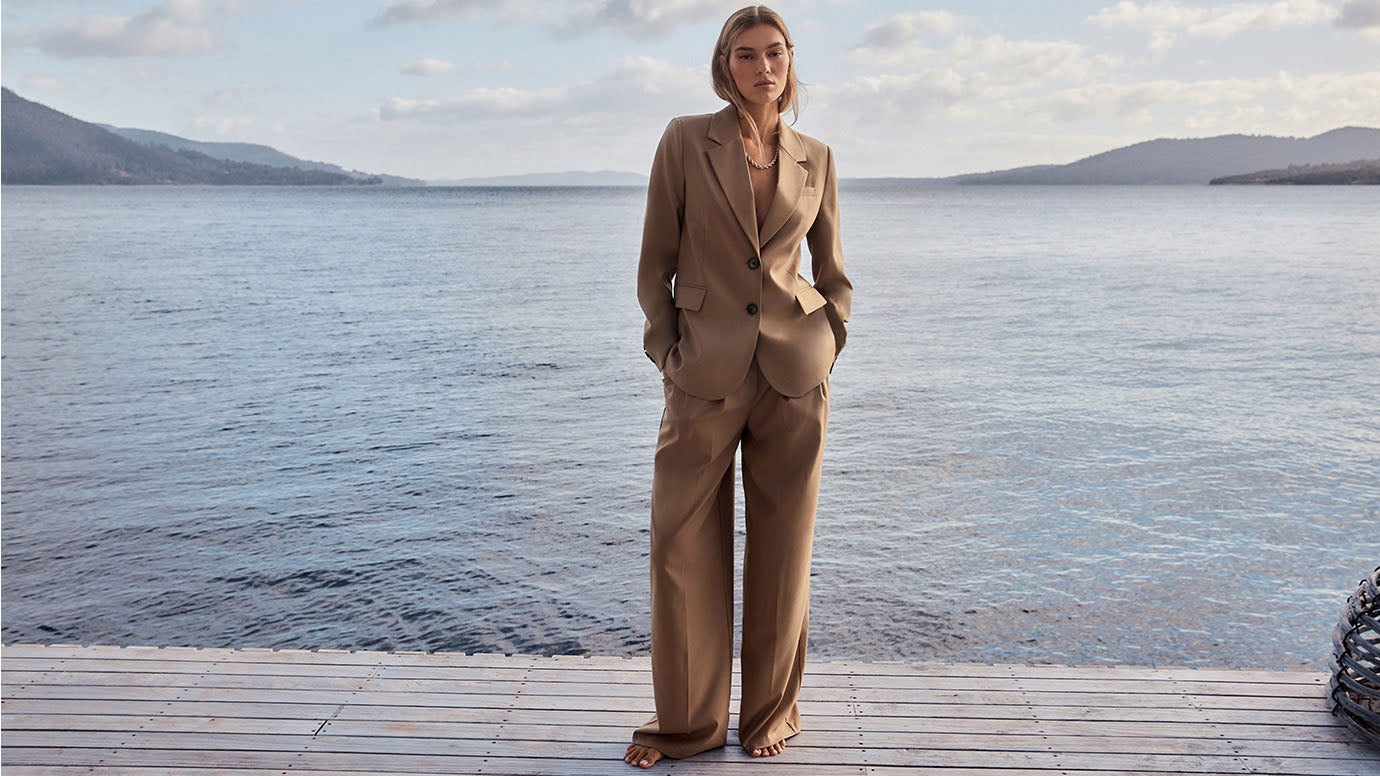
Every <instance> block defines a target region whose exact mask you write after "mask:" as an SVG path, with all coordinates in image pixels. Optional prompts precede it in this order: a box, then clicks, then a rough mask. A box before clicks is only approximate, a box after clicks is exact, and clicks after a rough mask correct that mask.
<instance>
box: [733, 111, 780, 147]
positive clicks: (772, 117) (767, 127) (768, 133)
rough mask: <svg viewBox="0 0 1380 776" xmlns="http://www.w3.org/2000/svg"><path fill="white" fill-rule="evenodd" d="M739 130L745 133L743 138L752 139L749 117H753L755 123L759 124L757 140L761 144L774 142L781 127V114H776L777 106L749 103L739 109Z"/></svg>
mask: <svg viewBox="0 0 1380 776" xmlns="http://www.w3.org/2000/svg"><path fill="white" fill-rule="evenodd" d="M738 110H739V112H740V114H743V115H739V117H738V129H739V131H741V132H742V133H743V137H752V125H751V124H749V123H748V121H747V118H746V117H747V116H751V117H752V120H753V122H756V124H757V132H758V135H757V137H756V138H755V139H756V140H757V141H758V142H760V143H769V142H773V141H774V139H775V138H776V133H777V131H778V130H779V129H780V127H781V114H779V113H777V112H776V106H775V105H767V104H762V105H759V104H757V103H752V102H750V103H748V104H746V105H744V106H742V107H740V108H739V109H738Z"/></svg>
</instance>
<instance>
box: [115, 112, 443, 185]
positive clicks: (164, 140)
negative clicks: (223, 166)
mask: <svg viewBox="0 0 1380 776" xmlns="http://www.w3.org/2000/svg"><path fill="white" fill-rule="evenodd" d="M97 126H99V127H100V128H101V129H104V130H106V131H108V132H113V133H114V134H116V135H119V136H120V137H123V138H125V139H126V140H133V141H134V142H136V143H139V144H140V145H146V146H164V147H167V148H171V149H172V150H174V151H196V152H198V153H202V154H206V155H207V156H209V157H211V158H212V159H226V160H229V161H232V162H248V163H249V164H262V165H267V166H269V167H296V168H298V169H302V170H320V171H321V172H333V173H338V174H340V175H348V176H350V177H351V178H355V179H356V180H365V179H369V178H378V179H379V180H381V181H382V182H383V183H384V185H387V186H425V185H426V181H423V180H420V179H417V178H402V177H399V176H397V175H372V174H370V173H366V172H360V171H358V170H347V169H345V168H344V167H341V166H340V165H338V164H329V163H327V162H309V161H306V160H304V159H298V158H297V157H295V156H291V155H289V154H285V153H283V152H282V151H279V150H278V149H276V148H272V147H270V146H266V145H259V144H257V143H208V142H203V141H200V140H188V139H187V138H185V137H178V136H177V135H169V134H167V133H166V132H154V131H153V130H150V129H131V128H129V127H112V126H110V125H109V124H99V125H97Z"/></svg>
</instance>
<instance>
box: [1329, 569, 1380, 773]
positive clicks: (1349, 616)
mask: <svg viewBox="0 0 1380 776" xmlns="http://www.w3.org/2000/svg"><path fill="white" fill-rule="evenodd" d="M1332 660H1333V671H1332V681H1330V682H1329V683H1328V692H1329V693H1330V694H1331V696H1332V713H1333V714H1336V715H1337V716H1339V717H1341V718H1342V720H1343V721H1344V722H1346V724H1347V725H1348V726H1349V727H1351V729H1352V730H1355V731H1356V732H1357V733H1360V734H1361V736H1362V737H1363V738H1365V739H1366V740H1367V741H1369V742H1370V743H1371V744H1373V745H1375V746H1380V568H1377V569H1375V571H1374V572H1372V573H1371V575H1370V577H1369V578H1367V579H1363V580H1361V584H1360V585H1359V586H1357V588H1356V592H1355V593H1354V594H1353V595H1352V596H1351V597H1350V598H1348V599H1347V600H1346V606H1345V607H1343V609H1342V619H1341V621H1340V622H1338V623H1337V629H1336V630H1335V631H1333V632H1332Z"/></svg>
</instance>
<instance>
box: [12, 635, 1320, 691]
mask: <svg viewBox="0 0 1380 776" xmlns="http://www.w3.org/2000/svg"><path fill="white" fill-rule="evenodd" d="M26 655H27V656H43V657H53V656H61V655H65V656H70V657H76V658H86V657H93V656H95V657H112V658H124V659H150V660H163V661H180V660H192V661H200V662H206V661H208V660H209V661H212V662H225V661H236V662H265V661H266V662H272V663H277V664H283V663H295V664H306V665H408V666H439V667H446V666H455V665H460V666H489V667H494V668H503V667H512V666H521V667H524V668H540V667H542V666H560V667H570V666H577V667H582V668H609V669H614V670H624V671H633V672H640V673H650V670H651V666H650V662H649V659H648V658H647V657H646V656H640V657H607V656H583V655H580V656H556V657H541V656H532V655H512V656H508V655H494V654H476V655H467V654H464V653H423V652H366V651H361V652H346V651H330V650H322V651H309V650H270V649H208V648H191V647H110V646H79V645H52V646H45V645H32V644H19V645H6V646H5V656H6V659H9V658H10V657H11V656H13V657H23V656H26ZM734 664H735V669H736V667H737V661H734ZM850 674H856V675H860V676H868V677H879V678H880V677H907V676H928V675H937V676H950V677H956V678H962V677H975V678H982V677H1006V678H1017V677H1023V678H1030V679H1040V678H1047V679H1058V678H1066V679H1093V680H1097V679H1117V678H1123V679H1126V678H1133V679H1138V680H1142V681H1163V680H1172V679H1188V680H1193V681H1205V682H1210V681H1215V682H1222V683H1226V684H1237V683H1241V682H1261V683H1267V684H1305V685H1316V686H1322V685H1325V684H1326V681H1327V678H1326V676H1324V675H1322V674H1319V673H1317V672H1312V671H1260V670H1219V669H1204V668H1157V667H1129V668H1128V667H1125V666H1111V665H1088V666H1059V665H1002V664H997V665H988V664H975V663H926V662H916V663H896V662H858V661H829V660H813V659H812V660H811V662H810V664H809V668H808V669H807V676H821V677H824V676H837V675H843V676H848V675H850Z"/></svg>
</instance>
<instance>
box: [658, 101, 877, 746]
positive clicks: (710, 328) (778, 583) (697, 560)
mask: <svg viewBox="0 0 1380 776" xmlns="http://www.w3.org/2000/svg"><path fill="white" fill-rule="evenodd" d="M778 147H779V149H780V157H779V162H778V165H777V167H778V170H779V172H778V180H777V188H776V196H775V199H774V200H773V201H772V204H771V206H770V208H769V209H768V210H767V212H766V214H765V216H763V217H762V218H761V219H759V218H758V216H757V213H756V212H755V206H754V200H753V192H752V183H751V181H750V179H749V177H748V168H747V162H746V160H745V158H744V148H743V142H742V137H741V135H740V134H739V129H738V115H737V110H736V109H735V108H734V107H732V106H729V107H727V108H725V109H723V110H721V111H719V112H718V113H715V114H710V115H702V116H687V117H681V118H678V119H675V120H673V121H672V122H671V123H670V125H669V126H668V127H667V128H666V132H665V134H664V135H663V136H662V139H661V143H660V145H659V146H658V148H657V152H656V157H655V159H654V161H653V164H652V174H651V180H650V183H649V185H648V191H647V214H646V221H645V224H644V228H643V236H642V254H641V259H640V262H639V266H638V277H637V295H638V301H639V302H640V303H641V306H642V310H643V312H644V313H645V314H646V318H647V323H646V328H645V332H644V340H643V343H644V348H645V350H646V353H647V355H648V357H650V358H651V359H652V361H653V362H654V363H655V364H656V365H657V367H658V368H659V369H661V371H662V374H663V376H664V381H663V382H664V388H665V392H666V411H665V413H664V414H663V416H662V422H661V430H660V433H659V436H658V439H657V451H656V464H655V473H654V475H653V482H652V531H651V534H652V548H651V591H652V673H653V685H654V688H655V692H656V716H655V717H654V718H653V719H652V720H651V721H650V722H648V723H647V724H646V725H644V726H642V727H641V728H639V729H638V730H637V731H636V732H635V733H634V734H633V741H634V743H638V744H642V745H645V746H650V747H654V748H656V749H658V750H660V751H661V752H662V753H664V754H666V755H668V756H670V757H688V756H690V755H692V754H695V753H697V752H701V751H704V750H706V749H711V748H714V747H719V746H723V745H724V744H725V743H726V742H727V737H728V722H729V689H730V686H731V681H732V658H733V566H734V563H733V531H734V525H733V523H734V517H733V490H734V472H733V464H734V459H735V457H736V454H737V451H738V449H739V447H741V449H742V454H743V491H744V496H745V499H746V500H745V512H746V516H747V546H746V548H745V551H744V557H743V643H742V653H741V658H742V699H741V702H740V706H739V715H738V716H739V719H738V740H739V743H741V744H742V745H743V747H744V748H747V749H757V748H763V747H766V746H769V745H771V744H774V743H777V742H779V741H783V740H785V739H786V738H789V737H790V736H792V735H794V734H795V733H797V732H799V730H800V714H799V711H798V710H797V708H796V698H797V696H798V694H799V690H800V682H801V676H802V672H803V669H804V665H805V648H806V643H807V626H808V620H809V583H810V552H811V544H812V541H813V536H814V519H815V505H816V502H817V501H818V496H819V474H820V464H821V461H822V459H823V450H824V438H825V427H826V425H827V422H828V414H829V386H828V377H829V372H830V370H831V369H832V367H833V364H834V360H835V359H836V358H837V357H838V354H839V351H840V350H842V348H843V343H844V339H845V336H846V331H845V328H844V323H845V322H846V321H847V320H848V313H849V302H850V299H851V296H852V285H851V284H850V283H849V281H848V278H847V276H846V275H845V274H844V270H843V256H842V251H841V248H840V243H839V223H838V186H837V180H836V177H835V172H834V161H833V153H832V152H831V151H830V149H829V147H828V146H826V145H824V144H823V143H820V142H819V141H817V140H815V139H813V138H810V137H807V136H805V135H802V134H800V133H798V132H795V131H793V130H792V129H791V128H790V127H787V126H785V125H784V124H782V126H781V128H780V137H779V138H778ZM759 223H760V224H761V228H760V229H759V228H758V224H759ZM802 242H806V243H808V245H809V248H810V257H811V270H812V272H811V277H812V278H813V282H811V281H810V280H807V279H805V278H804V277H802V276H801V275H800V262H801V248H800V246H801V243H802Z"/></svg>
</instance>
